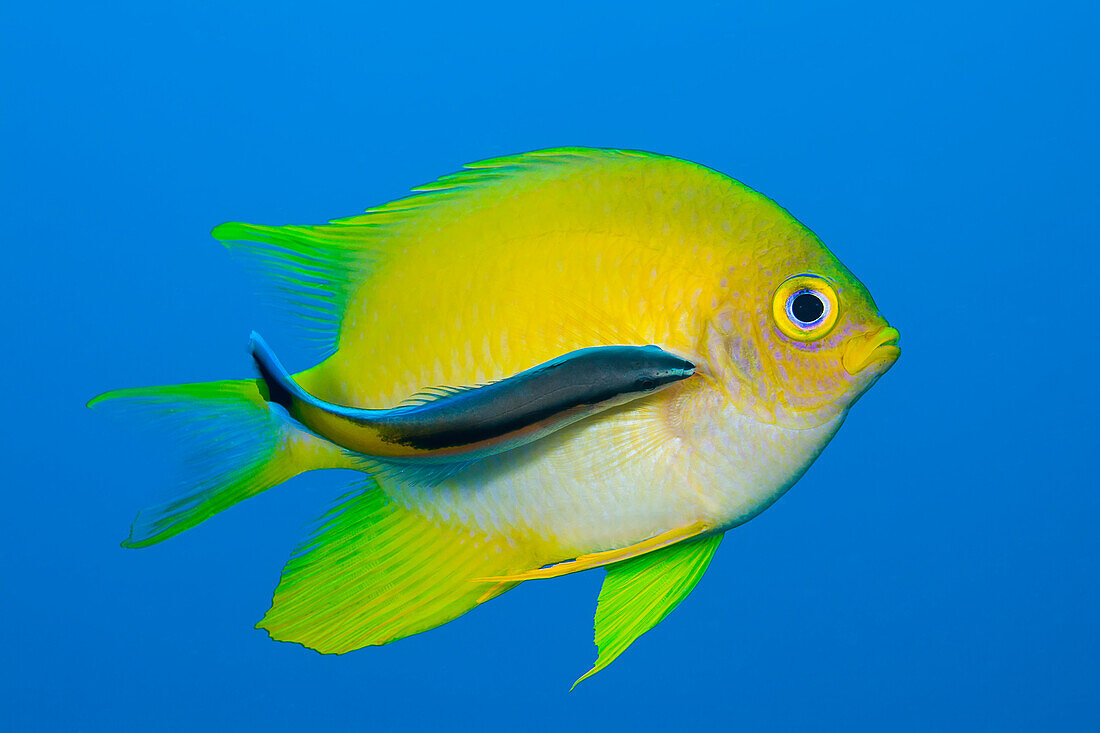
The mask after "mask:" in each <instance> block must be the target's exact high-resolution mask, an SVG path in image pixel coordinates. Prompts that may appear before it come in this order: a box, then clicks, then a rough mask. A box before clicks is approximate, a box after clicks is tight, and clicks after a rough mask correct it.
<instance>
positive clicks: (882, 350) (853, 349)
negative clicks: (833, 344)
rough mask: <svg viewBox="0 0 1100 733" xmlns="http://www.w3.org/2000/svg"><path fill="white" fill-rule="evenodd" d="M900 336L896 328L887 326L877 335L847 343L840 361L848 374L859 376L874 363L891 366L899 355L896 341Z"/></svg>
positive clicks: (899, 350)
mask: <svg viewBox="0 0 1100 733" xmlns="http://www.w3.org/2000/svg"><path fill="white" fill-rule="evenodd" d="M900 338H901V334H900V333H899V332H898V330H897V329H896V328H892V327H890V326H887V327H886V328H884V329H882V330H881V331H879V332H878V333H876V334H874V335H872V336H868V337H865V338H855V339H852V340H851V341H849V342H848V348H846V349H845V350H844V357H843V359H842V360H841V361H842V362H843V364H844V369H845V370H847V372H848V373H849V374H853V375H854V374H859V373H860V372H862V371H863V370H864V369H866V368H867V366H868V365H869V364H871V363H872V362H876V361H888V362H889V363H891V364H893V363H894V361H896V360H897V358H898V356H900V355H901V348H900V347H899V346H898V339H900Z"/></svg>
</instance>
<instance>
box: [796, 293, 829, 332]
mask: <svg viewBox="0 0 1100 733" xmlns="http://www.w3.org/2000/svg"><path fill="white" fill-rule="evenodd" d="M803 295H812V296H813V297H814V298H815V299H816V300H817V301H818V302H819V303H820V304H821V315H819V316H818V317H817V318H815V319H814V320H812V321H804V320H802V319H801V318H799V317H798V316H796V315H795V313H794V309H795V305H794V302H795V301H796V300H797V299H798V298H799V297H800V296H803ZM786 310H787V318H789V319H790V321H791V323H793V324H794V325H795V326H797V327H798V328H802V329H805V330H807V331H808V330H810V329H813V328H816V327H817V326H818V325H820V324H821V323H823V322H824V321H825V319H826V318H828V317H829V314H830V313H832V312H833V303H832V301H831V300H830V299H829V296H827V295H825V293H822V292H821V291H820V290H813V289H810V288H802V289H801V290H796V291H794V292H793V293H791V294H790V295H789V296H788V297H787V304H786Z"/></svg>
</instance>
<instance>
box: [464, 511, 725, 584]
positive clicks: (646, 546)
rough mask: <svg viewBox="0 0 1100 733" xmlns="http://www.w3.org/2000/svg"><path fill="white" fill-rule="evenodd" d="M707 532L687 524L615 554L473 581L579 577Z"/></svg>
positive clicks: (699, 525) (596, 554)
mask: <svg viewBox="0 0 1100 733" xmlns="http://www.w3.org/2000/svg"><path fill="white" fill-rule="evenodd" d="M706 531H707V526H706V525H705V524H704V523H702V522H695V523H692V524H689V525H688V526H686V527H679V528H677V529H673V530H670V531H668V532H663V533H661V534H659V535H657V536H656V537H650V538H649V539H648V540H642V541H641V542H638V543H636V544H633V545H627V546H626V547H620V548H618V549H615V550H604V551H603V552H593V553H592V554H590V555H581V556H580V557H578V558H576V559H575V560H569V561H568V562H559V563H557V564H556V565H550V566H548V567H545V568H538V569H536V570H528V571H527V572H525V573H517V574H515V575H499V576H494V577H489V578H476V580H479V581H484V582H493V583H503V582H522V581H524V580H539V579H541V578H557V577H560V576H562V575H568V574H570V573H579V572H580V571H582V570H590V569H592V568H598V567H601V566H603V565H610V564H611V563H613V562H621V561H623V560H628V559H630V558H632V557H638V556H639V555H645V554H646V553H650V552H654V551H656V550H660V549H661V548H664V547H668V546H669V545H673V544H676V543H677V542H683V541H684V540H688V539H691V538H692V537H696V536H698V535H701V534H702V533H703V532H706Z"/></svg>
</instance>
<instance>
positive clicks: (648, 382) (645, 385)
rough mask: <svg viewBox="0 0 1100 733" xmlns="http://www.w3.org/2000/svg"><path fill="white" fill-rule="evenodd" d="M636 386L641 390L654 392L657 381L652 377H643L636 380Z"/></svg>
mask: <svg viewBox="0 0 1100 733" xmlns="http://www.w3.org/2000/svg"><path fill="white" fill-rule="evenodd" d="M634 386H635V387H637V388H638V391H639V392H652V391H653V390H654V389H656V388H657V383H656V382H655V381H653V380H652V379H649V378H643V379H639V380H638V381H637V382H635V383H634Z"/></svg>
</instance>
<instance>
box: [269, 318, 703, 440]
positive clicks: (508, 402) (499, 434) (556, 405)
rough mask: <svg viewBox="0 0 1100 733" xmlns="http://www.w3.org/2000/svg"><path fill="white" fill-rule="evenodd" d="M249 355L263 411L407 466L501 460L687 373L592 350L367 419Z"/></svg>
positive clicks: (663, 360) (659, 356) (662, 355)
mask: <svg viewBox="0 0 1100 733" xmlns="http://www.w3.org/2000/svg"><path fill="white" fill-rule="evenodd" d="M249 352H250V353H251V354H252V358H253V359H254V360H255V361H256V366H257V368H258V369H259V372H260V378H261V379H262V380H263V382H264V386H265V387H266V389H267V399H268V401H269V402H274V403H276V404H278V405H280V406H281V407H283V408H284V409H286V410H287V412H288V413H289V414H290V416H291V417H293V418H295V419H296V420H298V421H299V422H301V423H302V424H303V425H304V426H305V427H306V428H308V429H309V430H311V431H312V432H313V433H315V434H317V435H319V436H321V437H322V438H325V439H327V440H330V441H332V442H333V443H335V444H336V445H339V446H343V447H344V448H347V449H348V450H351V451H355V452H357V453H360V454H363V455H364V456H371V457H376V458H384V459H390V460H410V459H411V460H413V461H415V462H421V461H432V462H448V461H456V460H460V459H461V460H467V461H468V460H473V459H476V458H484V457H485V456H491V455H493V454H496V453H503V452H504V451H506V450H511V449H512V448H518V447H519V446H521V445H524V444H526V443H530V442H532V441H534V440H538V439H539V438H542V437H544V436H546V435H549V434H550V433H552V432H554V431H555V430H560V429H562V428H564V427H566V426H567V425H572V424H573V423H575V422H577V421H578V420H583V419H584V418H586V417H589V416H591V415H595V414H597V413H599V412H603V411H604V410H608V409H610V408H612V407H617V406H618V405H624V404H626V403H627V402H630V401H632V400H636V399H638V398H639V397H644V396H646V395H649V394H654V393H656V392H659V391H661V390H662V389H664V388H665V387H668V386H670V385H672V384H675V383H676V382H678V381H680V380H681V379H687V378H688V377H690V376H691V375H692V374H694V373H695V365H694V364H692V363H691V362H690V361H687V360H686V359H681V358H679V357H678V356H675V355H673V354H669V353H667V352H665V351H662V350H661V349H659V348H658V347H656V346H641V347H639V346H594V347H591V348H588V349H578V350H577V351H574V352H572V353H569V354H566V355H564V356H560V357H558V358H557V359H554V360H552V361H548V362H546V363H545V364H539V365H538V366H535V367H532V368H530V369H527V370H525V371H522V372H520V373H519V374H517V375H515V376H512V377H508V378H507V379H502V380H501V381H499V382H494V383H493V384H489V385H485V386H483V387H478V388H469V387H466V388H454V387H443V388H436V390H435V392H434V393H432V394H431V395H430V397H425V398H423V399H421V400H417V402H418V404H414V405H410V406H407V407H394V408H388V409H373V410H372V409H364V408H361V407H350V406H347V405H334V404H332V403H331V402H325V401H324V400H320V399H318V398H316V397H314V396H313V395H311V394H309V393H308V392H306V391H305V390H304V389H302V388H301V387H300V386H298V385H297V384H296V383H295V382H294V378H293V377H292V376H291V375H290V374H288V373H287V371H286V369H284V368H283V365H282V364H280V363H279V360H278V359H277V358H276V357H275V354H274V353H272V352H271V349H270V348H268V346H267V343H266V342H265V341H264V340H263V339H262V338H260V335H259V334H257V333H255V332H254V333H253V334H252V339H251V341H250V343H249Z"/></svg>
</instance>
